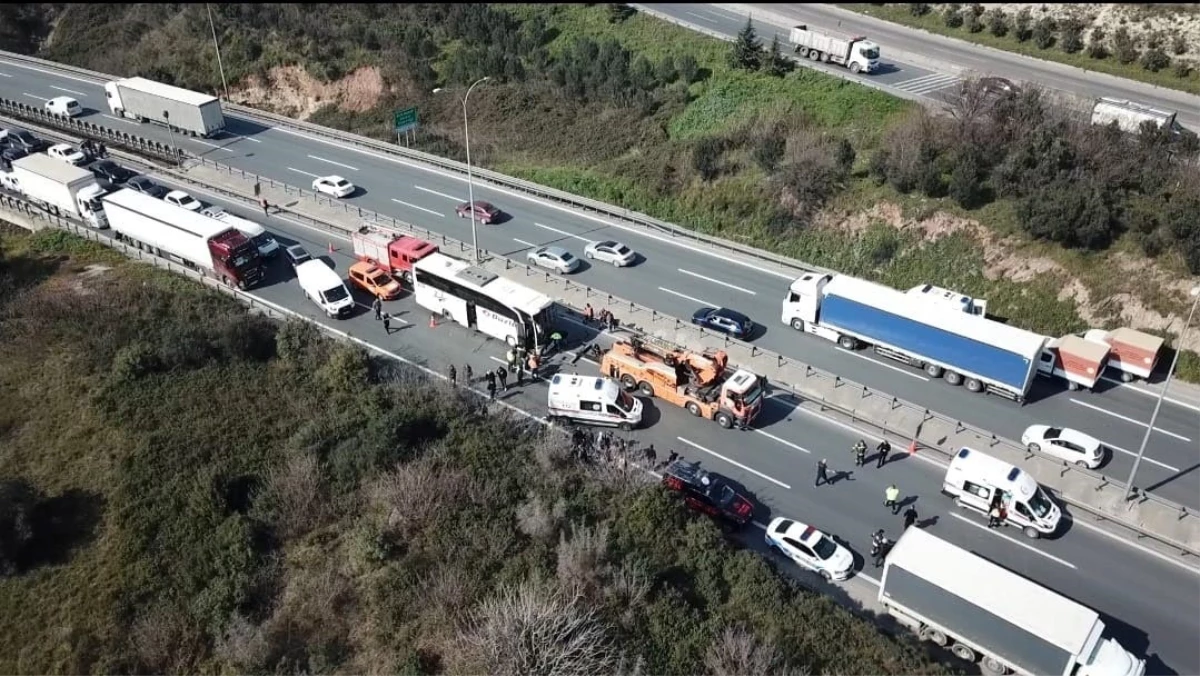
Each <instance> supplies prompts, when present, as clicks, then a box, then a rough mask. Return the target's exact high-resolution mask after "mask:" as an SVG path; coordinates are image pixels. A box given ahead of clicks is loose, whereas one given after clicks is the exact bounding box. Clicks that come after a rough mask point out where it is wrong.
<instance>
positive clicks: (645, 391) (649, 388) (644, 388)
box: [638, 380, 654, 397]
mask: <svg viewBox="0 0 1200 676" xmlns="http://www.w3.org/2000/svg"><path fill="white" fill-rule="evenodd" d="M638 392H640V393H641V394H642V396H643V397H653V396H654V386H653V385H651V384H650V383H648V382H646V381H644V380H643V381H642V382H640V383H638Z"/></svg>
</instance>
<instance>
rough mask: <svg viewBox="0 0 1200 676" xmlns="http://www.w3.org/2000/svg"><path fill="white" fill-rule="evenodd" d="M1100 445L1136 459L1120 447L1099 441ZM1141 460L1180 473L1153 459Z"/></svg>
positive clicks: (1144, 458) (1176, 469)
mask: <svg viewBox="0 0 1200 676" xmlns="http://www.w3.org/2000/svg"><path fill="white" fill-rule="evenodd" d="M1100 445H1101V446H1107V447H1108V448H1111V449H1113V450H1114V451H1120V452H1121V453H1124V454H1125V455H1128V456H1130V457H1133V458H1136V457H1137V453H1134V452H1133V451H1129V450H1126V449H1124V448H1121V447H1120V446H1114V445H1112V444H1110V443H1108V442H1107V441H1101V442H1100ZM1142 460H1145V461H1146V462H1148V463H1150V464H1153V465H1158V466H1159V467H1162V468H1163V469H1165V470H1169V471H1171V472H1178V471H1180V470H1179V468H1178V467H1172V466H1170V465H1168V464H1167V463H1165V462H1159V461H1157V460H1155V459H1154V458H1149V457H1146V456H1145V455H1143V456H1142Z"/></svg>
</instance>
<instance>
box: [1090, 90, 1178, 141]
mask: <svg viewBox="0 0 1200 676" xmlns="http://www.w3.org/2000/svg"><path fill="white" fill-rule="evenodd" d="M1114 122H1116V123H1117V128H1119V129H1120V130H1121V131H1123V132H1125V133H1127V134H1136V133H1138V132H1139V131H1140V130H1141V128H1142V123H1143V122H1151V123H1153V124H1154V126H1156V127H1159V128H1160V129H1166V130H1168V131H1171V132H1175V133H1178V132H1179V131H1182V129H1183V128H1182V127H1180V126H1179V122H1177V121H1176V119H1175V112H1174V111H1170V110H1161V109H1159V108H1152V107H1150V106H1148V105H1146V104H1144V103H1138V102H1136V101H1128V100H1126V99H1114V98H1110V97H1107V96H1105V97H1101V98H1099V99H1096V102H1095V103H1094V104H1093V105H1092V124H1100V125H1108V124H1112V123H1114Z"/></svg>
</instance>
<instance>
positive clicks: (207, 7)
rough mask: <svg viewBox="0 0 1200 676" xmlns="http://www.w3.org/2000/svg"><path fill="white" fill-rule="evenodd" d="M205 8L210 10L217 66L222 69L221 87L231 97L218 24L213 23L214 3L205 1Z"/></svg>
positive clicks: (226, 96) (210, 23) (209, 21)
mask: <svg viewBox="0 0 1200 676" xmlns="http://www.w3.org/2000/svg"><path fill="white" fill-rule="evenodd" d="M204 8H205V9H206V10H208V28H209V30H211V31H212V36H213V47H215V48H216V50H217V68H218V69H219V70H220V71H221V88H222V89H224V90H225V98H226V99H228V98H229V83H227V82H225V65H224V64H223V63H221V45H220V43H218V42H217V25H216V24H215V23H213V18H212V5H210V4H208V3H207V2H206V3H204Z"/></svg>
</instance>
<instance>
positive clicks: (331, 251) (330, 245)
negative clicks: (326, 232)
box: [329, 242, 337, 253]
mask: <svg viewBox="0 0 1200 676" xmlns="http://www.w3.org/2000/svg"><path fill="white" fill-rule="evenodd" d="M334 251H337V249H335V248H333V242H330V243H329V253H333V252H334Z"/></svg>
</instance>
